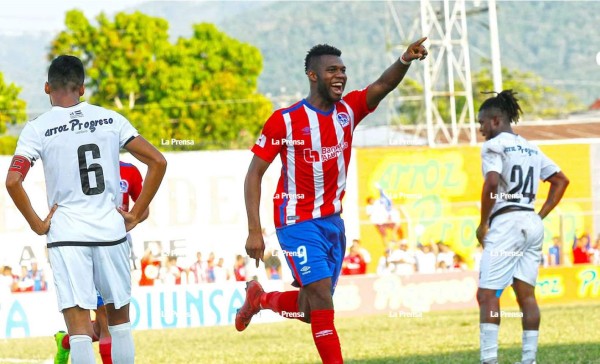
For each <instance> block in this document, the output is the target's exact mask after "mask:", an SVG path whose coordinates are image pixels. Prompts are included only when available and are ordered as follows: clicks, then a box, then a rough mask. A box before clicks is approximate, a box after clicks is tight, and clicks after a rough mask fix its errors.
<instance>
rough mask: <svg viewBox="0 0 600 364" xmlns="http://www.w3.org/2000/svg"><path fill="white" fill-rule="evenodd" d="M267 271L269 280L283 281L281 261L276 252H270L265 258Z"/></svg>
mask: <svg viewBox="0 0 600 364" xmlns="http://www.w3.org/2000/svg"><path fill="white" fill-rule="evenodd" d="M263 259H264V262H265V270H266V271H267V278H269V279H281V260H279V257H278V256H277V254H275V252H273V251H268V252H266V253H265V256H264V258H263Z"/></svg>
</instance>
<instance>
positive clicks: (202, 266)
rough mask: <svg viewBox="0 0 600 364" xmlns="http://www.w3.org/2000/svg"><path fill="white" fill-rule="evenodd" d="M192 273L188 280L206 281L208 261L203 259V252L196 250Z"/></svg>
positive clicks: (194, 281) (195, 281) (191, 268)
mask: <svg viewBox="0 0 600 364" xmlns="http://www.w3.org/2000/svg"><path fill="white" fill-rule="evenodd" d="M190 273H191V274H190V276H191V278H190V279H188V282H193V283H204V282H206V262H204V261H202V253H201V252H196V261H195V262H194V263H193V264H192V265H191V266H190Z"/></svg>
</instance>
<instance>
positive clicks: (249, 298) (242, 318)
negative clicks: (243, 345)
mask: <svg viewBox="0 0 600 364" xmlns="http://www.w3.org/2000/svg"><path fill="white" fill-rule="evenodd" d="M263 293H265V291H264V290H263V288H262V286H261V285H260V283H258V281H250V282H248V283H246V301H244V304H243V305H242V307H240V308H239V309H238V311H237V313H236V315H235V329H236V330H237V331H244V330H245V329H246V327H248V325H249V324H250V320H252V316H254V315H256V314H257V313H259V312H260V309H261V307H260V296H261V295H262V294H263Z"/></svg>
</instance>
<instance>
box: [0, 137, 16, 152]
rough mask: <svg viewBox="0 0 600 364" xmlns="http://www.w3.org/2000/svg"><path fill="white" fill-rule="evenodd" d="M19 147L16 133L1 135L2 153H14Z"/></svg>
mask: <svg viewBox="0 0 600 364" xmlns="http://www.w3.org/2000/svg"><path fill="white" fill-rule="evenodd" d="M15 149H17V137H16V136H14V135H2V136H0V155H13V154H14V153H15Z"/></svg>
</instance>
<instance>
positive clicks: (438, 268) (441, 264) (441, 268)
mask: <svg viewBox="0 0 600 364" xmlns="http://www.w3.org/2000/svg"><path fill="white" fill-rule="evenodd" d="M435 271H436V272H446V271H448V266H447V265H446V262H444V261H443V260H440V261H439V262H437V266H436V267H435Z"/></svg>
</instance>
